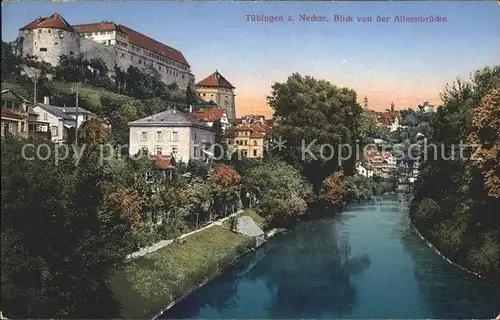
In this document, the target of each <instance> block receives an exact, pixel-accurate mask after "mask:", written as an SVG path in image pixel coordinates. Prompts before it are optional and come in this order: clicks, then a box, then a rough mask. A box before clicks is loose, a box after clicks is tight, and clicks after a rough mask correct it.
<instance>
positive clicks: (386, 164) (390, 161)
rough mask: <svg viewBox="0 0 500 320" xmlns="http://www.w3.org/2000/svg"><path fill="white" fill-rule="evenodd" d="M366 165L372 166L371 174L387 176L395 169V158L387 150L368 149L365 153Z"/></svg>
mask: <svg viewBox="0 0 500 320" xmlns="http://www.w3.org/2000/svg"><path fill="white" fill-rule="evenodd" d="M365 159H366V166H368V167H370V168H373V175H375V176H379V177H383V178H388V177H389V176H390V174H391V173H392V172H394V171H396V170H397V159H396V158H395V157H394V156H393V155H392V154H391V153H389V152H384V153H381V152H378V151H369V152H367V153H366V155H365Z"/></svg>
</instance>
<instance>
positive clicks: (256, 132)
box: [226, 116, 271, 158]
mask: <svg viewBox="0 0 500 320" xmlns="http://www.w3.org/2000/svg"><path fill="white" fill-rule="evenodd" d="M242 119H243V123H240V124H237V125H236V126H234V127H232V128H231V129H229V130H228V132H227V135H226V142H227V144H228V146H229V147H230V152H238V153H239V154H241V156H243V157H247V158H262V157H263V156H264V153H265V151H266V143H267V140H268V138H269V132H270V130H271V127H270V126H268V125H267V124H266V123H265V119H264V118H263V117H262V118H257V119H255V118H254V117H252V116H245V117H243V118H242Z"/></svg>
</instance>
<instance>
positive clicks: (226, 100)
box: [196, 70, 236, 125]
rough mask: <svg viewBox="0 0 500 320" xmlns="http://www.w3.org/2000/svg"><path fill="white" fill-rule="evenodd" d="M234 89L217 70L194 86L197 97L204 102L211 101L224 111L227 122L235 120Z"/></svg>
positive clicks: (232, 122) (233, 122)
mask: <svg viewBox="0 0 500 320" xmlns="http://www.w3.org/2000/svg"><path fill="white" fill-rule="evenodd" d="M235 89H236V88H235V87H234V86H233V85H232V84H231V83H230V82H229V81H228V80H227V79H226V78H224V77H223V76H222V75H221V74H220V73H219V71H218V70H216V71H215V72H214V73H212V74H211V75H209V76H208V77H206V78H205V79H203V80H201V81H200V82H198V83H197V84H196V91H197V92H198V95H199V96H200V97H201V98H202V99H203V100H205V101H207V102H210V101H213V102H214V103H215V104H217V106H218V107H219V108H223V109H224V110H226V113H227V116H228V119H229V122H230V123H231V124H232V125H233V124H235V120H236V98H235V97H236V94H235V93H234V90H235Z"/></svg>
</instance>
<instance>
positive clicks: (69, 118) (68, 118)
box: [33, 102, 76, 121]
mask: <svg viewBox="0 0 500 320" xmlns="http://www.w3.org/2000/svg"><path fill="white" fill-rule="evenodd" d="M34 107H40V108H42V109H43V110H45V111H47V112H50V114H52V115H54V116H56V117H58V118H62V119H64V120H72V121H76V119H73V118H72V117H70V116H68V115H66V114H65V116H66V117H61V116H58V115H57V114H54V113H53V112H52V110H50V109H47V107H46V105H44V104H42V103H38V102H37V103H35V104H34V105H33V108H34ZM51 107H54V108H59V107H57V106H52V105H51ZM61 112H62V113H64V111H62V110H61Z"/></svg>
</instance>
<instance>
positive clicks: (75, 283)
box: [1, 137, 130, 318]
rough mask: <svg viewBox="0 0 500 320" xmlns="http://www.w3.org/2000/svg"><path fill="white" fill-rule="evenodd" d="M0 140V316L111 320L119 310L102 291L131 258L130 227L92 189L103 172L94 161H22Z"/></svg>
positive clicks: (13, 146) (17, 150)
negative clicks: (104, 319) (127, 257)
mask: <svg viewBox="0 0 500 320" xmlns="http://www.w3.org/2000/svg"><path fill="white" fill-rule="evenodd" d="M5 139H6V140H5V141H4V142H5V143H2V145H1V147H2V204H1V205H2V210H1V212H2V215H1V218H2V223H1V225H2V226H1V227H2V259H1V263H2V293H1V294H2V311H4V312H5V313H7V314H9V315H12V316H13V317H21V318H49V317H56V318H69V317H71V318H101V317H116V316H117V315H118V312H119V305H118V304H117V302H116V301H115V300H114V299H113V297H112V295H111V293H110V291H109V290H108V288H107V284H106V283H107V280H108V276H109V272H110V271H111V270H112V269H113V268H115V267H116V266H118V265H119V264H120V263H121V262H122V261H123V256H124V255H125V254H126V253H128V252H129V250H130V248H129V247H128V243H127V241H126V234H127V230H128V229H129V226H128V224H127V222H126V221H124V220H123V219H122V218H121V213H120V212H117V211H115V210H109V208H106V207H105V206H104V203H103V202H102V196H103V190H102V185H101V184H99V183H96V181H101V180H103V169H102V168H99V167H97V166H92V165H90V164H91V163H92V161H82V162H81V163H80V165H79V166H76V165H75V162H74V161H73V157H69V158H68V159H66V160H63V161H60V162H59V163H57V165H56V162H55V160H56V159H55V157H54V153H53V152H52V156H51V157H49V159H48V160H45V161H44V160H40V159H39V158H36V157H35V158H34V159H33V160H31V161H30V160H25V159H23V158H22V157H21V148H22V147H23V145H24V143H25V141H24V140H19V139H16V138H9V137H6V138H5ZM35 145H37V143H35ZM54 148H55V146H52V150H54ZM28 156H32V154H29V155H28ZM89 157H93V155H89ZM87 160H90V159H87ZM84 164H85V165H84Z"/></svg>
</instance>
